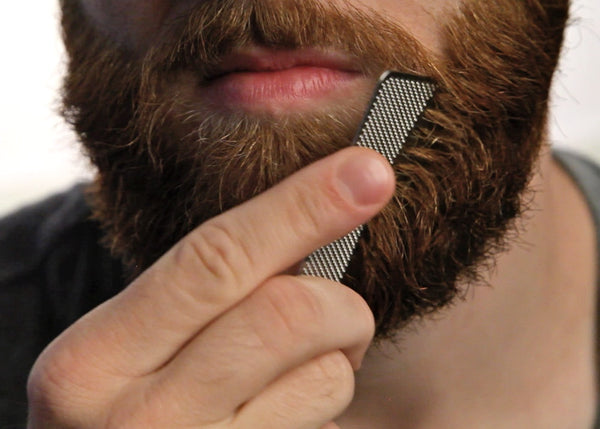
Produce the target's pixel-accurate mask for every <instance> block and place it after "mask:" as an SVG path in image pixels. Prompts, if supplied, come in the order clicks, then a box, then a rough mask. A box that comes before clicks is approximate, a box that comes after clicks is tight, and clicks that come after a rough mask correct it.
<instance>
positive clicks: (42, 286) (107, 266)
mask: <svg viewBox="0 0 600 429" xmlns="http://www.w3.org/2000/svg"><path fill="white" fill-rule="evenodd" d="M85 187H86V185H83V184H80V185H77V186H74V187H73V188H71V189H69V190H67V191H65V192H63V193H60V194H57V195H54V196H51V197H49V198H47V199H46V200H44V201H41V202H39V203H36V204H33V205H30V206H27V207H24V208H22V209H20V210H18V211H17V212H15V213H13V214H11V215H9V216H7V217H5V218H4V219H2V220H0V298H2V300H3V301H4V298H3V297H8V296H12V297H13V298H14V297H24V296H36V297H38V300H41V301H40V302H43V303H44V304H43V309H44V310H43V311H44V312H47V313H48V314H49V315H51V316H50V317H51V319H52V320H53V321H54V323H55V325H56V330H57V331H60V330H61V329H63V328H64V327H65V326H68V324H70V323H72V322H73V321H74V320H76V319H77V318H79V317H80V316H81V315H82V314H84V313H85V312H87V311H89V310H90V309H91V308H93V307H94V306H96V305H98V304H99V303H101V302H102V301H103V300H106V299H108V298H110V297H111V296H113V295H114V294H115V293H117V292H119V291H120V290H121V289H122V288H123V284H124V280H123V269H122V266H121V263H120V261H118V260H116V259H114V258H113V257H112V256H111V255H110V252H109V251H108V250H107V249H105V248H104V247H103V246H102V245H101V244H100V243H101V239H102V236H103V233H102V230H101V229H100V227H99V225H98V223H97V222H96V221H94V220H93V219H92V218H91V210H90V207H89V205H88V204H87V202H86V197H85ZM3 304H6V303H5V302H0V306H1V305H3Z"/></svg>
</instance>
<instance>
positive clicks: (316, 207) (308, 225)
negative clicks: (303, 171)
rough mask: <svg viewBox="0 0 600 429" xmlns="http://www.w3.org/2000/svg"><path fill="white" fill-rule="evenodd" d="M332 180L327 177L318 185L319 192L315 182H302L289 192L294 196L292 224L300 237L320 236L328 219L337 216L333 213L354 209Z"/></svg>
mask: <svg viewBox="0 0 600 429" xmlns="http://www.w3.org/2000/svg"><path fill="white" fill-rule="evenodd" d="M332 182H333V181H332V180H331V179H330V178H328V177H325V178H324V180H322V181H320V182H319V184H318V186H317V189H318V191H319V192H315V185H314V183H313V182H310V183H307V182H306V181H305V182H300V183H299V184H298V185H297V186H295V187H294V188H293V189H292V191H291V192H290V193H289V195H290V197H291V198H292V203H291V204H290V205H289V206H288V207H290V212H289V217H290V220H291V222H290V224H291V225H293V226H294V230H295V231H296V234H297V235H298V236H299V237H301V238H306V237H316V236H320V235H321V234H322V232H323V229H324V227H326V225H327V222H326V220H327V219H333V218H336V216H332V214H335V213H336V212H348V211H350V210H352V207H350V206H349V205H348V204H347V203H346V202H345V200H344V199H343V198H342V197H341V196H340V194H339V192H338V191H337V190H336V188H335V186H334V185H333V183H332Z"/></svg>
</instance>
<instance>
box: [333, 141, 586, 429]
mask: <svg viewBox="0 0 600 429" xmlns="http://www.w3.org/2000/svg"><path fill="white" fill-rule="evenodd" d="M532 189H534V190H535V193H534V195H533V197H532V198H533V201H532V203H533V204H532V209H531V210H530V211H529V212H528V213H527V214H526V215H525V216H523V218H522V219H521V220H520V221H519V223H520V224H519V226H518V230H519V231H520V233H519V238H518V240H515V241H514V242H513V243H512V245H511V246H510V248H509V249H508V250H507V251H505V252H504V253H502V254H501V255H498V257H497V261H496V265H495V268H494V269H493V270H492V271H490V272H488V273H486V274H485V281H484V282H483V284H481V285H474V286H471V287H469V288H468V289H467V292H466V293H465V296H464V299H462V300H460V301H459V302H457V303H455V305H453V306H452V307H450V308H448V309H447V310H445V311H444V312H441V313H439V314H437V315H436V316H435V317H434V318H430V319H428V320H425V321H419V322H418V323H414V324H413V326H412V327H410V328H409V329H407V330H405V331H404V332H402V333H401V336H400V337H399V338H398V341H397V345H393V344H383V345H380V346H378V347H377V348H372V349H371V350H370V351H369V353H368V355H367V357H366V359H365V361H364V364H363V368H362V369H361V370H360V371H359V372H358V373H357V381H356V395H355V399H354V401H353V403H352V404H351V406H350V408H349V409H348V410H347V412H346V414H344V415H343V416H342V417H341V418H340V419H339V420H338V424H339V425H340V427H341V428H342V429H354V428H365V427H368V428H373V429H380V428H381V429H383V428H411V429H426V428H440V427H445V428H464V427H489V425H490V422H492V423H493V427H495V428H496V427H498V428H505V427H506V428H511V429H518V428H531V427H544V428H557V429H559V428H561V429H562V428H565V427H573V428H579V427H581V428H583V427H589V426H590V424H591V421H592V420H593V418H594V412H595V400H596V398H595V394H594V391H595V368H594V366H595V365H594V364H595V362H594V349H595V338H594V332H595V330H594V321H595V312H596V308H595V283H596V275H595V274H596V273H595V263H594V256H593V255H595V245H596V243H595V232H594V227H593V222H592V220H591V216H590V214H589V212H588V209H587V206H586V205H585V202H584V200H583V197H582V196H581V195H580V194H579V192H578V190H577V188H576V187H575V186H574V184H573V183H572V182H571V181H570V179H569V178H568V177H567V176H566V174H565V173H564V172H563V171H562V170H561V169H560V168H559V167H558V166H557V165H556V164H555V163H554V161H553V160H552V157H551V155H550V154H549V153H547V154H544V155H543V156H542V157H541V160H540V163H539V167H538V169H537V173H536V175H535V177H534V179H533V181H532Z"/></svg>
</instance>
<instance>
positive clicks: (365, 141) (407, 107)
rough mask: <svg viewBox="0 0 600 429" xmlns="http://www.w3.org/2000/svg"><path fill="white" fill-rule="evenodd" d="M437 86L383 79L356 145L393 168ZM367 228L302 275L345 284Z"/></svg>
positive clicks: (307, 265) (318, 257)
mask: <svg viewBox="0 0 600 429" xmlns="http://www.w3.org/2000/svg"><path fill="white" fill-rule="evenodd" d="M434 92H435V85H434V84H433V83H432V82H431V81H429V80H427V79H423V78H421V77H417V76H410V75H406V74H401V73H396V72H386V73H384V74H383V75H382V76H381V79H380V82H379V84H378V85H377V88H376V89H375V93H374V95H373V98H372V100H371V105H370V107H369V109H368V110H367V113H366V115H365V118H364V120H363V124H362V126H361V127H360V129H359V131H358V133H357V134H356V138H355V142H354V144H355V145H357V146H363V147H368V148H371V149H375V150H376V151H378V152H379V153H381V154H382V155H383V156H385V157H386V158H387V159H388V161H389V162H390V163H391V164H394V162H395V161H396V158H397V157H398V155H399V154H400V151H401V150H402V146H403V145H404V143H405V142H406V139H407V137H408V136H409V135H410V133H411V131H412V130H413V129H414V127H415V125H416V123H417V121H418V120H419V118H420V117H421V115H422V114H423V112H424V111H425V109H426V107H427V104H428V103H429V101H430V100H431V98H432V97H433V94H434ZM364 228H365V226H364V225H361V226H359V227H358V228H356V229H355V230H354V231H352V232H351V233H350V234H348V235H346V236H345V237H342V238H341V239H339V240H337V241H334V242H333V243H331V244H329V245H327V246H325V247H322V248H321V249H319V250H317V251H315V252H314V253H312V254H311V255H310V256H309V257H308V258H307V259H306V260H305V261H304V264H303V266H302V268H301V270H300V274H304V275H309V276H316V277H324V278H327V279H330V280H334V281H338V282H339V281H341V280H342V277H343V276H344V273H345V272H346V270H347V269H348V265H349V264H350V259H351V258H352V255H353V254H354V251H355V249H356V245H357V243H358V240H359V238H360V235H361V234H362V232H363V230H364Z"/></svg>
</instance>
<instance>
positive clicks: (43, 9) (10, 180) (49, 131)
mask: <svg viewBox="0 0 600 429" xmlns="http://www.w3.org/2000/svg"><path fill="white" fill-rule="evenodd" d="M57 19H58V5H57V1H56V0H49V1H48V0H41V1H38V2H36V3H35V6H33V5H32V4H31V3H29V2H26V1H16V2H14V1H3V2H0V53H1V55H2V69H3V70H2V73H1V79H0V95H1V97H0V118H1V119H0V215H1V214H4V213H7V212H10V211H12V210H14V209H16V208H18V207H19V206H22V205H24V204H27V203H30V202H33V201H35V200H37V199H39V198H42V197H43V196H45V195H48V194H49V193H52V192H56V191H59V190H61V189H65V188H67V187H68V186H69V185H70V184H72V183H75V182H77V181H82V180H87V179H89V178H90V177H91V175H92V169H91V168H90V167H89V165H88V164H87V163H86V161H85V160H84V158H83V157H82V156H81V155H80V153H79V150H78V147H77V144H76V143H75V138H74V136H73V134H72V133H71V131H70V130H69V129H68V127H67V126H66V125H64V124H63V123H62V120H61V119H60V117H59V116H58V114H57V113H56V112H57V110H58V96H57V91H58V88H59V86H60V76H61V74H62V71H63V69H64V53H63V49H62V46H61V42H60V38H59V30H58V23H57ZM551 132H552V140H553V141H554V142H555V145H556V146H560V147H568V148H571V149H573V150H576V151H579V152H582V153H585V154H588V155H590V156H592V157H594V158H595V159H596V160H598V162H600V1H599V0H574V1H573V22H572V24H571V27H570V28H569V31H568V38H567V44H566V49H565V52H564V56H563V61H562V64H561V67H560V73H559V76H558V79H557V80H556V84H555V88H554V91H553V99H552V118H551Z"/></svg>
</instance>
